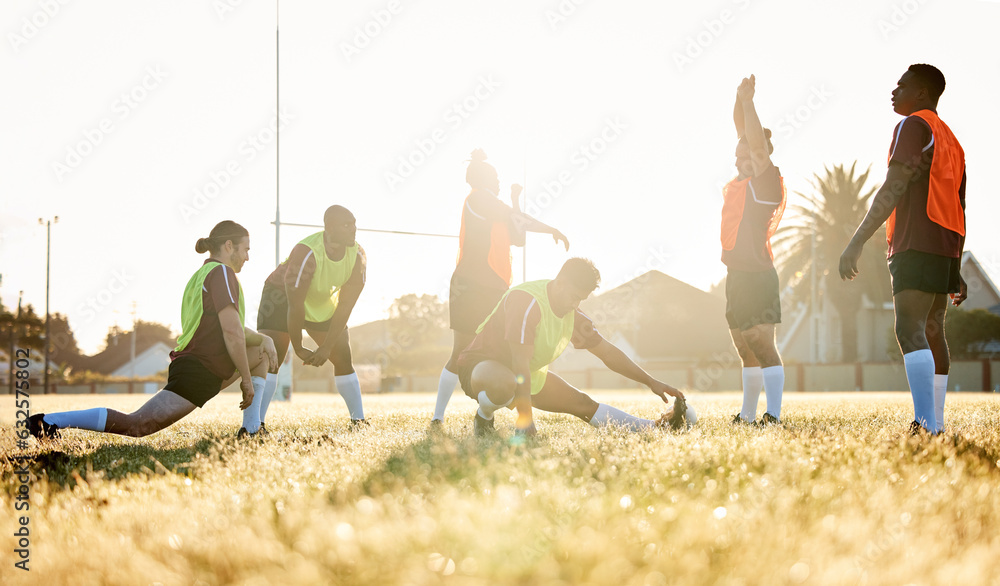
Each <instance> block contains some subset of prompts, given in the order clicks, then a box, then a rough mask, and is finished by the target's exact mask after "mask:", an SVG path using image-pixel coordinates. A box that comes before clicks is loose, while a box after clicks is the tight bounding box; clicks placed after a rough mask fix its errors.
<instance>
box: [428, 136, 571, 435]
mask: <svg viewBox="0 0 1000 586" xmlns="http://www.w3.org/2000/svg"><path fill="white" fill-rule="evenodd" d="M465 180H466V182H468V184H469V186H470V187H472V191H471V192H470V193H469V195H468V197H466V198H465V204H464V205H463V206H462V226H461V231H460V232H459V243H458V251H459V252H458V264H457V266H456V267H455V272H454V274H453V275H452V277H451V287H450V289H449V296H448V307H449V313H450V322H451V324H450V325H451V329H452V331H453V332H454V336H455V337H454V341H453V344H452V350H451V358H450V359H449V360H448V364H447V365H445V367H444V368H443V369H442V370H441V378H440V380H439V381H438V394H437V402H436V404H435V406H434V416H433V418H432V419H431V422H432V425H433V424H434V422H437V423H438V424H440V422H442V421H443V420H444V411H445V408H446V407H447V406H448V400H449V399H450V398H451V395H452V393H453V392H454V391H455V385H456V384H457V383H458V374H456V373H457V368H458V367H457V366H456V363H457V361H458V355H459V353H460V352H461V351H462V350H464V349H465V347H466V346H468V345H469V342H471V341H472V338H474V337H475V335H476V328H478V327H479V324H481V323H483V320H484V319H486V316H488V315H489V314H490V311H492V310H493V308H494V307H495V306H496V304H497V301H499V300H500V298H501V297H502V296H503V294H504V293H506V292H507V288H508V287H510V284H511V282H512V281H511V259H510V246H511V244H515V245H523V244H524V233H525V232H538V233H542V234H551V235H552V238H553V239H554V240H555V241H556V242H557V243H558V242H559V241H562V242H563V244H565V246H566V250H569V240H567V239H566V236H564V235H563V233H562V232H560V231H559V230H556V229H555V228H552V227H551V226H547V225H546V224H543V223H541V222H539V221H538V220H535V219H534V218H532V217H530V216H528V215H527V214H524V213H521V212H520V210H519V207H520V206H519V204H518V197H519V196H520V194H521V186H520V185H517V184H515V185H512V186H511V188H510V191H511V194H510V195H511V203H513V207H511V206H508V205H507V204H505V203H503V202H502V201H500V199H499V198H498V197H497V193H498V192H499V191H500V179H499V176H498V175H497V170H496V168H495V167H493V165H490V164H489V163H487V162H486V153H485V152H483V150H482V149H476V150H475V151H473V152H472V160H471V161H470V162H469V167H468V169H467V170H466V172H465Z"/></svg>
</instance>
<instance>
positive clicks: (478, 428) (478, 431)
mask: <svg viewBox="0 0 1000 586" xmlns="http://www.w3.org/2000/svg"><path fill="white" fill-rule="evenodd" d="M496 432H497V429H496V427H493V420H492V419H483V418H482V417H480V416H479V413H478V412H477V413H476V419H475V420H473V423H472V433H473V435H475V436H476V437H484V436H487V435H493V434H495V433H496Z"/></svg>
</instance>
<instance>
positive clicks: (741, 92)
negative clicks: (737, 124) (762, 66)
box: [736, 75, 757, 102]
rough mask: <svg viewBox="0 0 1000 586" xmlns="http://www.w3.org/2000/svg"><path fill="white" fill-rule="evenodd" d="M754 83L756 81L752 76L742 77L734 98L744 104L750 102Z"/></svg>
mask: <svg viewBox="0 0 1000 586" xmlns="http://www.w3.org/2000/svg"><path fill="white" fill-rule="evenodd" d="M756 83H757V80H756V78H754V76H753V75H751V76H750V77H744V78H743V81H741V82H740V87H738V88H736V97H737V98H739V99H740V101H744V102H745V101H747V100H752V99H753V94H754V90H755V85H756Z"/></svg>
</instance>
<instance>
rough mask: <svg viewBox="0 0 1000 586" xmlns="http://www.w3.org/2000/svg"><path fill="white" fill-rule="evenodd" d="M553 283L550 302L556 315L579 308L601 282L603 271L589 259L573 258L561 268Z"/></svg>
mask: <svg viewBox="0 0 1000 586" xmlns="http://www.w3.org/2000/svg"><path fill="white" fill-rule="evenodd" d="M552 283H553V286H552V290H551V293H550V295H549V304H550V305H551V306H552V311H554V312H555V313H556V315H564V314H565V313H566V312H567V311H569V310H572V309H576V308H578V307H579V306H580V302H581V301H583V300H584V299H586V298H587V297H590V294H591V293H593V292H594V289H597V286H598V285H600V284H601V273H600V271H598V270H597V267H595V266H594V263H592V262H590V261H589V260H587V259H585V258H571V259H569V260H567V261H566V262H565V263H564V264H563V266H562V268H561V269H559V274H558V275H556V278H555V279H553V280H552Z"/></svg>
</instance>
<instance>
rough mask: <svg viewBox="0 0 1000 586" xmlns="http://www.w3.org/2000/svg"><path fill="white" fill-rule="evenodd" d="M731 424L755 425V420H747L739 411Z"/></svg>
mask: <svg viewBox="0 0 1000 586" xmlns="http://www.w3.org/2000/svg"><path fill="white" fill-rule="evenodd" d="M732 424H733V425H757V422H756V421H747V420H746V419H743V416H741V415H740V414H739V413H737V414H736V416H735V417H733V421H732Z"/></svg>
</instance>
